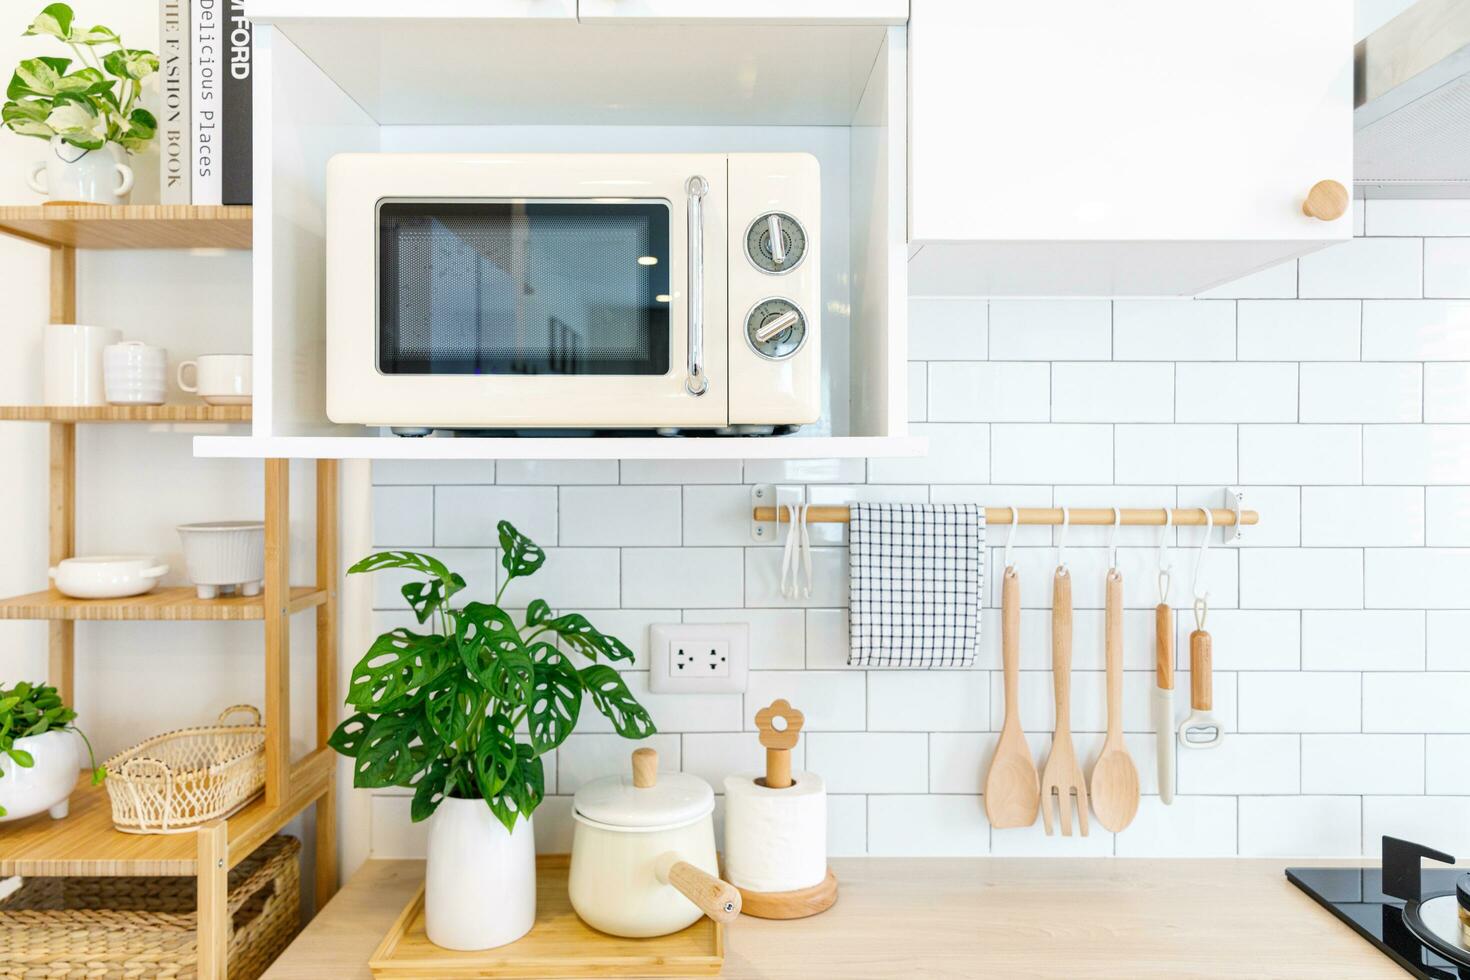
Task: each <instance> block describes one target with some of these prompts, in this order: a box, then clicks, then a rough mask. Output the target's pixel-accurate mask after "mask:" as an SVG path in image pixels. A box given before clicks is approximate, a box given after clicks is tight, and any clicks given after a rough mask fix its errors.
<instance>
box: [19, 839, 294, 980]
mask: <svg viewBox="0 0 1470 980" xmlns="http://www.w3.org/2000/svg"><path fill="white" fill-rule="evenodd" d="M300 852H301V842H300V841H298V840H297V839H296V838H294V837H272V838H271V839H270V840H268V841H266V842H265V843H264V844H262V845H260V847H258V848H256V850H255V853H254V854H251V855H250V856H249V857H247V858H246V859H245V860H243V861H241V862H240V863H239V864H238V865H237V866H236V867H235V869H234V870H233V871H231V872H230V890H229V899H228V903H229V904H228V909H229V919H230V926H229V938H228V974H229V978H230V980H255V978H257V977H259V976H260V975H261V974H262V973H264V972H265V970H266V967H268V966H270V964H271V961H273V960H274V959H275V958H276V957H277V956H279V955H281V952H282V951H283V950H285V948H286V947H287V946H288V945H290V943H291V939H292V938H293V937H294V936H295V935H296V932H297V930H298V929H299V928H300V926H301V898H300V891H301V871H300V867H299V865H298V862H297V858H298V855H299V854H300ZM197 893H198V882H197V880H196V879H194V878H129V877H122V878H27V879H26V880H25V884H23V885H22V886H21V888H20V890H19V891H17V892H15V893H14V894H13V895H11V896H10V897H9V898H6V899H4V900H3V901H0V978H4V980H42V978H44V980H72V978H76V980H81V978H86V980H141V978H144V977H147V978H150V980H152V978H158V977H167V978H170V980H192V978H194V977H197V976H198V975H199V947H198V940H197V934H198V925H199V922H198V916H197V913H196V911H195V909H196V902H197Z"/></svg>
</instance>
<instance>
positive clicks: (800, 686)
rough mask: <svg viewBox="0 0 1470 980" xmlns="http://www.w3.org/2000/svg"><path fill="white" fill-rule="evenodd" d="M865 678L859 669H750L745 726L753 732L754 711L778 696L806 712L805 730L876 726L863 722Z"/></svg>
mask: <svg viewBox="0 0 1470 980" xmlns="http://www.w3.org/2000/svg"><path fill="white" fill-rule="evenodd" d="M865 680H866V677H865V675H864V674H863V672H862V671H859V670H843V671H814V670H806V671H801V672H798V673H792V672H790V671H774V670H753V671H751V673H750V682H749V684H748V685H747V687H746V689H745V730H746V731H748V732H755V731H756V727H755V713H756V712H757V711H759V710H761V709H762V708H764V707H765V706H766V705H768V704H770V703H771V702H772V701H775V700H777V699H778V698H785V699H786V700H787V701H789V702H791V703H792V704H794V705H796V706H797V707H798V708H800V709H801V711H802V714H804V715H805V716H806V722H805V727H804V728H803V729H802V731H804V732H860V731H863V730H864V729H865V728H867V729H869V730H876V728H875V726H874V725H872V724H867V725H865V724H864V721H865V720H866V716H867V700H866V690H867V689H866V686H865ZM909 730H910V731H913V730H914V729H912V728H911V729H909ZM751 737H752V738H754V735H752V736H751Z"/></svg>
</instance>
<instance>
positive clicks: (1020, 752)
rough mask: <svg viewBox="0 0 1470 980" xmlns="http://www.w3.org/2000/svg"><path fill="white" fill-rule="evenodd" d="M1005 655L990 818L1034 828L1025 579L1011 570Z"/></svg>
mask: <svg viewBox="0 0 1470 980" xmlns="http://www.w3.org/2000/svg"><path fill="white" fill-rule="evenodd" d="M1000 651H1001V660H1002V662H1003V663H1004V666H1005V679H1006V718H1005V723H1004V724H1003V725H1002V726H1001V729H1000V744H998V745H997V746H996V747H995V756H994V757H993V758H992V759H991V760H990V772H989V774H987V775H986V777H985V815H986V816H987V817H989V818H990V826H992V827H1029V826H1031V825H1032V824H1034V823H1035V822H1036V811H1037V809H1038V808H1039V807H1040V806H1041V779H1040V777H1039V776H1038V775H1037V774H1036V763H1035V762H1033V761H1031V748H1030V746H1028V745H1027V744H1026V736H1025V735H1023V734H1022V733H1021V713H1020V710H1019V709H1018V708H1017V706H1016V688H1017V687H1018V686H1019V685H1020V681H1021V580H1020V577H1019V576H1018V575H1017V574H1016V569H1015V568H1014V567H1008V568H1007V569H1006V571H1005V577H1004V578H1003V579H1002V580H1001V599H1000Z"/></svg>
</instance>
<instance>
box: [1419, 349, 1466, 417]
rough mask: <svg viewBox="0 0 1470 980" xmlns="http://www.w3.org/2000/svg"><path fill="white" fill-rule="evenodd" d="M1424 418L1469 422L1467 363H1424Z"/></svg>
mask: <svg viewBox="0 0 1470 980" xmlns="http://www.w3.org/2000/svg"><path fill="white" fill-rule="evenodd" d="M1424 421H1426V422H1470V363H1467V362H1465V361H1454V362H1449V363H1435V364H1425V365H1424Z"/></svg>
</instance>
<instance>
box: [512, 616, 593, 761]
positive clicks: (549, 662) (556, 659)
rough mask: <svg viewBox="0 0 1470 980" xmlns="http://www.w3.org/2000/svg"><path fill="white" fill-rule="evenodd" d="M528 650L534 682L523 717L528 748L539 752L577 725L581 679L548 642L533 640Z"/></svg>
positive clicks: (562, 654) (547, 748) (556, 741)
mask: <svg viewBox="0 0 1470 980" xmlns="http://www.w3.org/2000/svg"><path fill="white" fill-rule="evenodd" d="M531 653H532V659H533V660H534V661H535V664H536V669H535V685H534V688H533V690H532V694H531V704H530V709H529V711H528V712H527V715H526V719H527V722H528V724H529V726H530V730H531V748H532V749H534V750H535V752H536V754H537V755H542V754H544V753H547V752H550V751H551V750H552V749H554V748H556V747H557V746H558V745H560V744H561V743H563V742H565V741H566V740H567V737H568V736H569V735H571V734H572V730H573V729H574V728H576V727H577V716H578V714H579V713H580V712H581V710H582V681H581V678H580V677H579V676H578V674H577V668H575V667H573V666H572V662H571V661H570V660H568V659H567V657H566V654H564V653H562V652H561V651H560V650H558V649H557V648H556V647H554V646H552V645H551V644H550V643H538V644H536V645H535V646H533V647H532V648H531Z"/></svg>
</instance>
